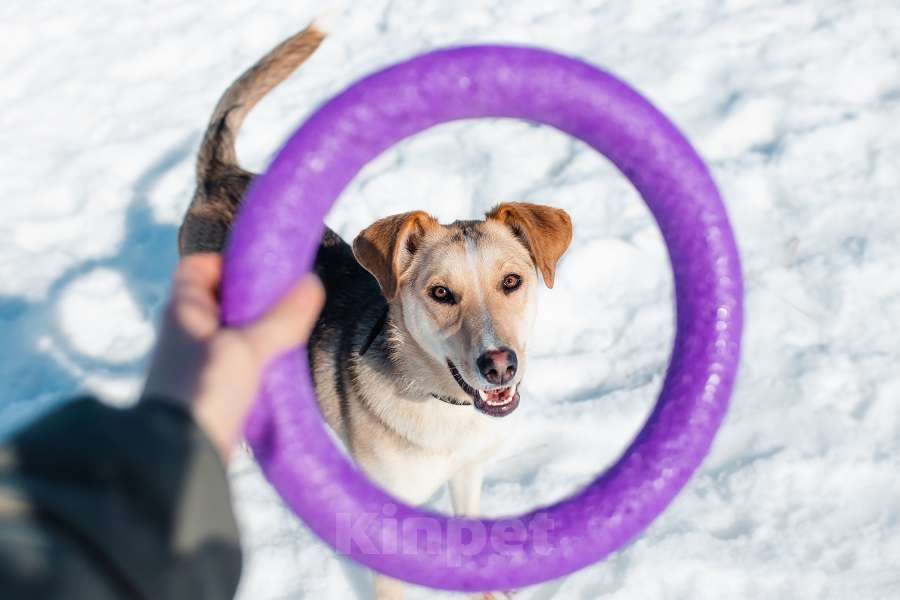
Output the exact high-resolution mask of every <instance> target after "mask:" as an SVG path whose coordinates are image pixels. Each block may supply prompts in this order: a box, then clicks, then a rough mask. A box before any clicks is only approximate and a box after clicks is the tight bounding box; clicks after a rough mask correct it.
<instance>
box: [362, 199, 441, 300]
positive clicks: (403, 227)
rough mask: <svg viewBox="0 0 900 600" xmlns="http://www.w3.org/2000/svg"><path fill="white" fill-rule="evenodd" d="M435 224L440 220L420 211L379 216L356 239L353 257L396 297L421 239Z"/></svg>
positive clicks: (383, 290) (386, 293) (390, 297)
mask: <svg viewBox="0 0 900 600" xmlns="http://www.w3.org/2000/svg"><path fill="white" fill-rule="evenodd" d="M435 227H440V225H439V224H438V222H437V219H435V218H434V217H432V216H431V215H429V214H428V213H426V212H424V211H421V210H417V211H413V212H408V213H403V214H400V215H393V216H390V217H385V218H383V219H379V220H378V221H375V222H374V223H372V224H371V225H369V226H368V227H366V228H365V229H363V230H362V231H361V232H360V234H359V235H358V236H356V239H355V240H353V256H355V257H356V260H358V261H359V264H361V265H362V266H363V267H364V268H365V269H366V270H367V271H368V272H369V273H371V274H372V275H373V276H374V277H375V279H377V280H378V285H380V286H381V291H382V293H383V294H384V297H385V298H387V299H388V300H393V299H394V297H395V296H396V295H397V290H398V288H399V287H400V280H401V278H402V276H403V273H404V272H405V271H406V269H407V268H408V267H409V265H410V263H411V262H412V258H413V255H414V254H415V253H416V251H417V250H418V248H419V245H420V243H421V241H422V238H423V237H425V235H426V234H427V233H428V232H429V231H431V230H432V229H433V228H435Z"/></svg>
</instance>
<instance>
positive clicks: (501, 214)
mask: <svg viewBox="0 0 900 600" xmlns="http://www.w3.org/2000/svg"><path fill="white" fill-rule="evenodd" d="M486 216H487V218H488V219H494V220H497V221H500V222H501V223H504V224H505V225H507V226H508V227H509V228H510V229H512V231H513V233H514V234H515V236H516V237H517V238H519V240H520V241H521V242H522V244H524V246H525V248H527V249H528V252H529V254H531V260H532V262H534V265H535V266H536V267H537V268H538V270H540V272H541V275H542V276H543V277H544V283H545V284H546V285H547V287H548V288H552V287H553V277H554V275H555V273H556V263H557V262H559V258H560V257H561V256H562V255H563V252H565V251H566V248H568V247H569V244H570V243H571V242H572V219H571V217H569V214H568V213H567V212H566V211H564V210H562V209H560V208H553V207H552V206H543V205H540V204H529V203H527V202H505V203H503V204H499V205H497V206H495V207H494V209H493V210H491V212H489V213H487V215H486Z"/></svg>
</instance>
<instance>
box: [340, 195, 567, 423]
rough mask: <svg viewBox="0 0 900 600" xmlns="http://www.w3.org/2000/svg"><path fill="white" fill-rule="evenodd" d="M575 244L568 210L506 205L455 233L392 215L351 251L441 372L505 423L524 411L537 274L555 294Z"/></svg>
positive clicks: (418, 216) (418, 217)
mask: <svg viewBox="0 0 900 600" xmlns="http://www.w3.org/2000/svg"><path fill="white" fill-rule="evenodd" d="M571 241H572V221H571V219H570V218H569V215H568V214H566V212H565V211H563V210H560V209H558V208H551V207H549V206H540V205H537V204H525V203H509V204H501V205H499V206H497V207H496V208H494V209H493V210H492V211H491V212H489V213H488V214H487V215H486V219H485V220H484V221H457V222H455V223H452V224H450V225H441V224H440V223H438V222H437V220H435V219H434V217H431V216H430V215H428V214H426V213H424V212H422V211H416V212H410V213H404V214H401V215H394V216H391V217H387V218H384V219H381V220H379V221H376V222H375V223H373V224H372V225H371V226H369V227H368V228H366V229H365V230H364V231H363V232H362V233H360V234H359V236H358V237H357V238H356V239H355V240H354V242H353V253H354V255H355V256H356V259H357V260H358V261H359V262H360V264H361V265H362V266H363V267H365V268H366V269H367V270H368V271H369V272H370V273H372V275H374V276H375V278H376V279H377V280H378V283H379V285H380V286H381V290H382V292H383V293H384V295H385V297H386V298H387V299H388V302H390V303H392V304H393V305H394V306H396V307H397V308H399V313H400V314H401V315H402V324H401V325H402V327H404V329H405V330H406V331H408V332H409V335H411V336H412V338H413V339H414V340H415V341H416V343H417V344H418V345H419V346H420V347H421V348H422V349H423V350H424V351H425V352H426V353H427V354H428V355H429V356H430V358H431V359H433V360H434V361H436V364H438V365H441V367H440V369H441V371H442V372H443V373H446V376H447V377H452V378H453V379H454V380H455V381H456V383H457V384H458V385H459V387H460V388H462V390H463V391H464V392H465V393H466V394H468V395H469V396H471V398H472V401H473V404H474V405H475V407H476V408H477V409H478V410H480V411H481V412H483V413H485V414H488V415H491V416H496V417H502V416H506V415H508V414H509V413H511V412H512V411H513V410H515V408H516V407H517V406H518V403H519V394H518V391H517V389H518V385H519V383H520V382H521V381H522V377H523V375H524V373H525V366H526V354H525V350H526V345H527V341H528V336H529V335H530V333H531V329H532V325H533V323H534V318H535V311H536V301H537V288H538V286H539V285H540V283H539V281H538V273H540V276H541V277H543V280H544V283H545V284H546V285H547V287H553V278H554V273H555V270H556V263H557V261H558V260H559V258H560V257H561V256H562V254H563V252H565V250H566V248H568V246H569V243H570V242H571Z"/></svg>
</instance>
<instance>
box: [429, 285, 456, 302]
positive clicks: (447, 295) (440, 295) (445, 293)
mask: <svg viewBox="0 0 900 600" xmlns="http://www.w3.org/2000/svg"><path fill="white" fill-rule="evenodd" d="M430 294H431V297H432V299H434V300H435V301H436V302H440V303H441V304H456V300H455V299H454V298H453V294H452V293H451V292H450V290H449V289H448V288H446V287H444V286H442V285H436V286H434V287H433V288H431V291H430Z"/></svg>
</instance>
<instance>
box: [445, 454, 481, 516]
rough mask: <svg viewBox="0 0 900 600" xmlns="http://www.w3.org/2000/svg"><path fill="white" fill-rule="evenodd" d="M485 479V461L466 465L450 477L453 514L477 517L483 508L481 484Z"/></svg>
mask: <svg viewBox="0 0 900 600" xmlns="http://www.w3.org/2000/svg"><path fill="white" fill-rule="evenodd" d="M483 481H484V463H481V462H471V463H468V464H466V465H464V466H463V467H462V468H461V469H460V470H459V471H457V473H456V474H455V475H454V476H453V477H451V478H450V500H451V502H452V503H453V514H455V515H456V516H458V517H477V516H478V513H479V511H480V510H481V484H482V482H483Z"/></svg>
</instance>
